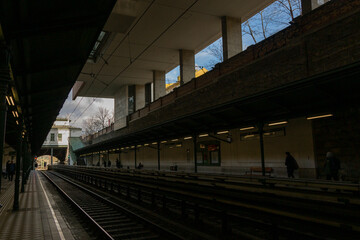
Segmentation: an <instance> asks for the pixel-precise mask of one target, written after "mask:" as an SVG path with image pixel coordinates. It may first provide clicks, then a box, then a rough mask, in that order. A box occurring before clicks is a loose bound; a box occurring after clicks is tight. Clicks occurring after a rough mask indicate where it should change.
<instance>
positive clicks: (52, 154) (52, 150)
mask: <svg viewBox="0 0 360 240" xmlns="http://www.w3.org/2000/svg"><path fill="white" fill-rule="evenodd" d="M50 152H51V158H50V159H51V161H50V162H51V165H53V156H54V149H53V148H51V150H50Z"/></svg>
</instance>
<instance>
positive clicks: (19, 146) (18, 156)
mask: <svg viewBox="0 0 360 240" xmlns="http://www.w3.org/2000/svg"><path fill="white" fill-rule="evenodd" d="M18 135H19V136H18V142H17V145H16V164H15V192H14V205H13V210H19V190H20V186H19V184H20V164H21V160H22V153H21V152H22V138H21V132H20V131H19V132H18Z"/></svg>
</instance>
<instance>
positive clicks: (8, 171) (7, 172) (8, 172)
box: [5, 160, 10, 178]
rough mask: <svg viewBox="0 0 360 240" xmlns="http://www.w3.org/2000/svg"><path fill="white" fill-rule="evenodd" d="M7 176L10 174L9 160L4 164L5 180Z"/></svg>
mask: <svg viewBox="0 0 360 240" xmlns="http://www.w3.org/2000/svg"><path fill="white" fill-rule="evenodd" d="M9 174H10V160H8V161H7V162H6V175H5V178H9Z"/></svg>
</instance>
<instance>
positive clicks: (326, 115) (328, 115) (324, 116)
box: [306, 113, 334, 120]
mask: <svg viewBox="0 0 360 240" xmlns="http://www.w3.org/2000/svg"><path fill="white" fill-rule="evenodd" d="M332 116H334V115H333V114H331V113H330V114H324V115H318V116H312V117H307V118H306V119H307V120H312V119H318V118H326V117H332Z"/></svg>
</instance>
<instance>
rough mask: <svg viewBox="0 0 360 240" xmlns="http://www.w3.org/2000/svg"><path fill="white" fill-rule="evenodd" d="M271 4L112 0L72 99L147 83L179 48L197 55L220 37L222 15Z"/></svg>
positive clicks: (244, 14) (174, 59)
mask: <svg viewBox="0 0 360 240" xmlns="http://www.w3.org/2000/svg"><path fill="white" fill-rule="evenodd" d="M272 2H273V0H266V1H264V0H262V1H260V0H244V1H238V0H224V1H216V0H183V1H168V0H161V1H150V0H148V1H128V0H121V1H118V2H117V5H116V6H115V7H114V10H113V12H112V14H111V16H110V17H109V20H108V21H107V23H106V25H105V27H104V31H108V32H109V33H110V35H109V38H108V40H107V41H106V42H105V45H104V46H103V51H102V53H101V54H103V56H102V57H98V58H97V59H96V63H92V62H90V61H88V63H87V64H86V65H85V66H84V68H83V70H82V73H83V74H80V76H79V78H78V79H77V80H78V81H83V82H84V83H85V85H83V87H82V88H80V89H79V91H78V92H77V91H76V90H75V92H74V95H73V97H76V96H86V97H110V98H113V97H114V94H115V92H116V90H117V89H118V87H120V86H122V85H127V84H142V85H143V84H146V83H149V82H152V76H153V75H152V74H153V73H152V71H153V70H159V71H165V72H168V71H170V70H171V69H173V68H174V67H176V66H177V65H179V50H180V49H186V50H194V51H195V53H197V52H199V51H200V50H202V49H203V48H205V47H206V46H208V45H209V44H210V43H212V42H214V41H215V40H217V39H218V38H220V37H221V17H222V16H229V17H235V18H241V20H242V21H246V20H247V19H248V18H250V17H251V16H253V15H254V14H256V13H257V12H259V11H260V10H261V9H263V8H265V7H266V6H267V5H269V4H270V3H272ZM122 19H126V21H120V20H122ZM94 76H95V77H94Z"/></svg>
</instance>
